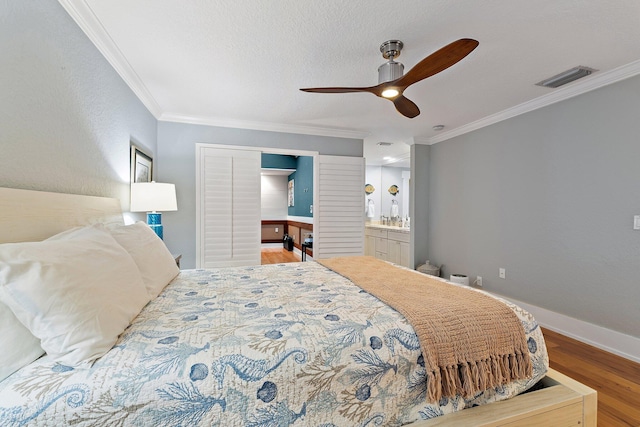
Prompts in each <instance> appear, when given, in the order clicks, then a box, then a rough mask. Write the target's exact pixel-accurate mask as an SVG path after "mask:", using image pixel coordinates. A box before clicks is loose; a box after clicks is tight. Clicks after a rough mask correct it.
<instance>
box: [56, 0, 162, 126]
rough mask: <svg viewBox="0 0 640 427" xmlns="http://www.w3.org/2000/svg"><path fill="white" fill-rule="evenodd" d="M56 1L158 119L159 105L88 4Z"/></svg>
mask: <svg viewBox="0 0 640 427" xmlns="http://www.w3.org/2000/svg"><path fill="white" fill-rule="evenodd" d="M58 2H59V3H60V5H62V7H63V8H64V9H65V10H66V11H67V13H68V14H69V15H70V16H71V18H72V19H73V20H74V21H75V22H76V24H78V26H79V27H80V29H81V30H82V31H83V32H84V33H85V34H86V35H87V37H89V40H91V42H92V43H93V44H94V45H95V46H96V47H97V48H98V50H99V51H100V53H102V55H103V56H104V57H105V59H106V60H107V61H108V62H109V64H111V66H112V67H113V68H114V69H115V70H116V72H117V73H118V74H119V75H120V77H121V78H122V79H123V80H124V81H125V83H126V84H127V85H128V86H129V87H130V88H131V90H132V91H133V93H134V94H135V95H136V96H137V97H138V99H140V101H141V102H142V103H143V104H144V106H145V107H147V109H148V110H149V112H151V114H152V115H153V116H154V117H155V118H156V119H158V117H160V115H161V114H162V110H161V109H160V106H159V105H158V103H157V102H156V100H155V99H154V98H153V96H152V95H151V93H150V92H149V91H148V90H147V88H146V86H145V85H144V84H143V83H142V80H141V79H140V77H139V76H138V74H136V72H135V71H133V68H132V67H131V65H130V64H129V62H128V61H127V60H126V59H125V57H124V55H123V54H122V52H121V51H120V49H118V48H117V47H116V44H115V43H114V41H113V39H111V37H110V36H109V34H108V33H107V32H106V30H105V29H104V27H103V26H102V24H101V23H100V21H99V20H98V18H97V17H96V16H95V14H94V13H93V11H92V10H91V8H90V7H89V5H88V4H87V3H86V2H85V1H72V0H58Z"/></svg>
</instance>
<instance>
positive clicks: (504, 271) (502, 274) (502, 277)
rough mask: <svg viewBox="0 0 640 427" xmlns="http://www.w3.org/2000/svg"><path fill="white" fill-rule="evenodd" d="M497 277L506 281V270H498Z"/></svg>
mask: <svg viewBox="0 0 640 427" xmlns="http://www.w3.org/2000/svg"><path fill="white" fill-rule="evenodd" d="M498 277H500V278H501V279H506V278H507V270H505V269H504V268H501V269H499V270H498Z"/></svg>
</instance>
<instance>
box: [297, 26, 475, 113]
mask: <svg viewBox="0 0 640 427" xmlns="http://www.w3.org/2000/svg"><path fill="white" fill-rule="evenodd" d="M478 44H479V42H478V41H477V40H473V39H460V40H456V41H454V42H453V43H450V44H448V45H446V46H445V47H443V48H441V49H440V50H438V51H436V52H434V53H432V54H431V55H429V56H427V57H426V58H424V59H423V60H422V61H420V62H418V63H417V64H416V65H415V66H414V67H413V68H412V69H410V70H409V71H408V72H407V74H404V75H403V71H404V65H402V64H401V63H399V62H395V61H394V59H395V58H397V57H398V56H400V51H401V50H402V47H403V43H402V42H401V41H400V40H387V41H386V42H384V43H382V44H381V45H380V52H382V56H383V57H384V58H385V59H388V60H389V62H386V63H384V64H382V65H381V66H380V67H378V84H377V85H376V86H369V87H318V88H307V89H300V90H301V91H304V92H316V93H348V92H369V93H372V94H374V95H376V96H379V97H381V98H386V99H388V100H390V101H391V102H393V105H395V106H396V110H398V112H399V113H400V114H402V115H403V116H405V117H408V118H410V119H412V118H414V117H416V116H417V115H418V114H420V109H419V108H418V106H417V105H416V104H415V103H414V102H413V101H411V100H410V99H408V98H406V97H405V96H404V95H403V94H402V93H403V92H404V91H405V89H407V88H408V87H409V86H411V85H412V84H414V83H417V82H419V81H421V80H424V79H426V78H427V77H431V76H433V75H434V74H437V73H439V72H440V71H443V70H446V69H447V68H449V67H451V66H452V65H454V64H455V63H457V62H458V61H460V60H462V58H464V57H465V56H467V55H468V54H470V53H471V52H472V51H473V50H474V49H475V48H476V47H477V46H478Z"/></svg>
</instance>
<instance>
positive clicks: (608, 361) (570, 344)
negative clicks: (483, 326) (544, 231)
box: [262, 248, 640, 427]
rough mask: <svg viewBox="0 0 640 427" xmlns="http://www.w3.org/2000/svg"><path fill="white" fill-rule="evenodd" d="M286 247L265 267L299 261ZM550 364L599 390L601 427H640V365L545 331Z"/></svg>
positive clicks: (266, 255) (266, 252)
mask: <svg viewBox="0 0 640 427" xmlns="http://www.w3.org/2000/svg"><path fill="white" fill-rule="evenodd" d="M298 261H300V257H299V256H298V255H296V254H294V253H293V252H289V251H287V250H285V249H284V248H268V249H262V264H279V263H283V262H298ZM543 333H544V337H545V341H546V343H547V349H548V351H549V365H550V366H551V367H552V368H553V369H555V370H557V371H559V372H561V373H563V374H565V375H568V376H570V377H571V378H573V379H575V380H577V381H580V382H581V383H583V384H585V385H587V386H589V387H591V388H593V389H595V390H597V392H598V427H620V426H632V427H640V364H638V363H633V362H631V361H630V360H628V359H625V358H623V357H620V356H616V355H614V354H611V353H608V352H606V351H603V350H600V349H598V348H595V347H592V346H590V345H587V344H584V343H582V342H580V341H576V340H574V339H572V338H569V337H566V336H564V335H561V334H558V333H557V332H553V331H550V330H548V329H543Z"/></svg>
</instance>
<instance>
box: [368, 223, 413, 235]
mask: <svg viewBox="0 0 640 427" xmlns="http://www.w3.org/2000/svg"><path fill="white" fill-rule="evenodd" d="M365 227H368V228H379V229H381V230H393V231H400V232H402V233H409V228H407V227H398V226H396V225H382V224H365Z"/></svg>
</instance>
